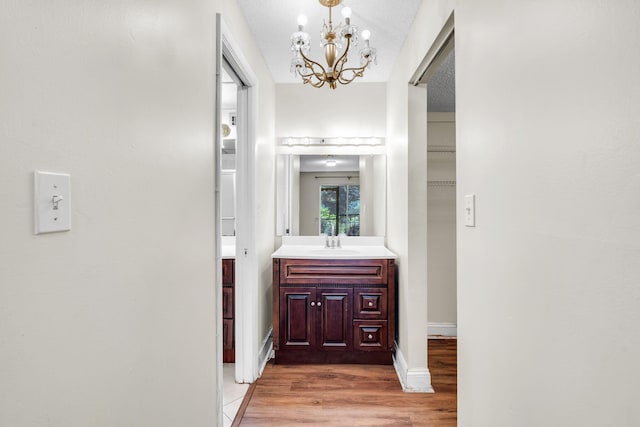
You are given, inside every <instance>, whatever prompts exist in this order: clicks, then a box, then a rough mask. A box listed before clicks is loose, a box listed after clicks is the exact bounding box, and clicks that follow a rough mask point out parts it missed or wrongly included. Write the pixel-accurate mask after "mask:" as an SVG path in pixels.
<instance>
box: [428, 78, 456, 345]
mask: <svg viewBox="0 0 640 427" xmlns="http://www.w3.org/2000/svg"><path fill="white" fill-rule="evenodd" d="M428 90H429V86H428V85H427V91H428ZM427 141H428V145H429V146H435V145H437V146H448V147H451V150H455V148H456V123H455V113H429V114H428V115H427ZM428 150H429V149H428ZM427 180H429V181H455V180H456V155H455V153H452V152H445V151H429V152H428V153H427ZM427 230H428V233H427V264H428V265H429V269H428V271H427V299H428V301H427V306H428V308H427V313H428V316H427V319H428V321H429V333H430V334H441V335H450V334H455V326H456V322H457V316H456V305H457V301H456V286H457V284H456V187H455V185H432V186H429V187H428V188H427Z"/></svg>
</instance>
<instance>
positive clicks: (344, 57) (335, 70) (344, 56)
mask: <svg viewBox="0 0 640 427" xmlns="http://www.w3.org/2000/svg"><path fill="white" fill-rule="evenodd" d="M350 47H351V37H347V46H346V47H345V48H344V52H342V55H340V58H338V60H337V61H336V65H335V66H334V67H333V74H334V76H335V77H336V78H339V77H340V74H342V68H343V67H344V64H345V63H346V62H347V60H348V59H349V58H347V54H348V53H349V48H350ZM338 67H340V68H339V69H338Z"/></svg>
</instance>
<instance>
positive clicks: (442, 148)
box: [427, 145, 456, 153]
mask: <svg viewBox="0 0 640 427" xmlns="http://www.w3.org/2000/svg"><path fill="white" fill-rule="evenodd" d="M427 152H428V153H455V152H456V147H452V146H450V145H427Z"/></svg>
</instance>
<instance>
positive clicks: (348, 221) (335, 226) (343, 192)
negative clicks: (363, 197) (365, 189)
mask: <svg viewBox="0 0 640 427" xmlns="http://www.w3.org/2000/svg"><path fill="white" fill-rule="evenodd" d="M320 232H321V233H326V234H330V235H334V236H337V235H338V234H341V233H344V234H346V235H347V236H359V235H360V186H359V185H322V186H320Z"/></svg>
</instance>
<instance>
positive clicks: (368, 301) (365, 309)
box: [353, 288, 387, 320]
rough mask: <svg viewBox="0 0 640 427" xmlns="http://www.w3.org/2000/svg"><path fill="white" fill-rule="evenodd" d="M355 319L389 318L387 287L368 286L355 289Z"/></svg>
mask: <svg viewBox="0 0 640 427" xmlns="http://www.w3.org/2000/svg"><path fill="white" fill-rule="evenodd" d="M353 293H354V312H353V317H354V318H355V319H382V320H384V319H386V318H387V289H386V288H366V289H354V290H353Z"/></svg>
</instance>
